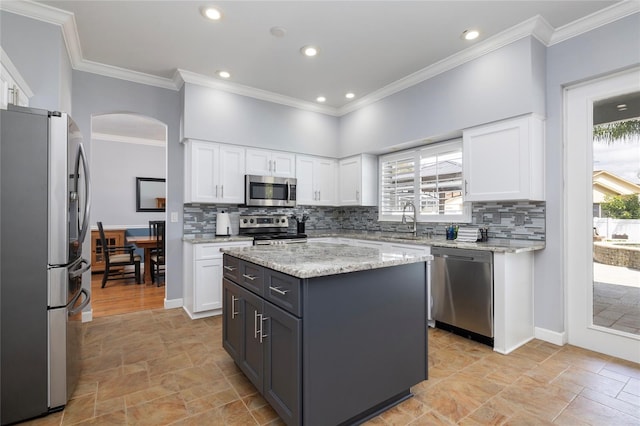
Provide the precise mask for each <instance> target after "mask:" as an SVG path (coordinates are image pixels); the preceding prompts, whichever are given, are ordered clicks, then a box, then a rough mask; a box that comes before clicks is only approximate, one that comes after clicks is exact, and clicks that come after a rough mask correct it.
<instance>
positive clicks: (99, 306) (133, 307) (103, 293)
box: [91, 273, 165, 318]
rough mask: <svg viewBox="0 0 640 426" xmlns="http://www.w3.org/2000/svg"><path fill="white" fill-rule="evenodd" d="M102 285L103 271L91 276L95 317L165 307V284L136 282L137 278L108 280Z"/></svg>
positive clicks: (92, 303) (92, 305)
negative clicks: (103, 286)
mask: <svg viewBox="0 0 640 426" xmlns="http://www.w3.org/2000/svg"><path fill="white" fill-rule="evenodd" d="M101 285H102V273H95V274H93V275H92V276H91V307H92V309H93V318H100V317H107V316H111V315H120V314H127V313H131V312H138V311H147V310H151V309H160V308H163V307H164V293H165V287H164V285H162V286H160V287H157V286H156V285H155V284H151V283H146V284H136V282H135V280H131V279H128V280H115V281H107V285H106V286H105V288H100V286H101Z"/></svg>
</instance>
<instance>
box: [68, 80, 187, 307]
mask: <svg viewBox="0 0 640 426" xmlns="http://www.w3.org/2000/svg"><path fill="white" fill-rule="evenodd" d="M73 108H74V117H75V120H76V121H77V122H78V125H79V126H80V129H82V132H83V134H85V135H88V134H89V129H91V117H92V116H94V115H101V114H108V113H114V112H120V113H122V112H124V113H134V114H141V115H146V116H148V117H151V118H155V119H156V120H158V121H161V122H162V123H164V124H166V125H167V164H168V169H167V214H168V213H169V212H179V213H178V214H179V221H178V222H176V223H171V222H168V223H167V240H166V245H167V247H166V248H167V279H166V281H167V289H166V291H167V294H166V298H167V299H169V300H171V299H178V298H181V297H182V198H183V183H182V182H183V178H182V176H183V148H182V145H181V144H180V142H179V124H180V115H181V111H180V94H179V92H177V91H173V90H167V89H161V88H157V87H152V86H145V85H142V84H136V83H131V82H128V81H124V80H118V79H114V78H109V77H103V76H99V75H96V74H90V73H86V72H81V71H74V72H73ZM90 145H91V144H90ZM88 154H89V157H90V158H93V153H92V152H91V151H89V153H88ZM92 161H93V160H92ZM95 221H96V218H95V217H93V216H92V217H91V223H92V224H95Z"/></svg>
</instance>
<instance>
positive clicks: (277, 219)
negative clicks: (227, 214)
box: [239, 215, 307, 246]
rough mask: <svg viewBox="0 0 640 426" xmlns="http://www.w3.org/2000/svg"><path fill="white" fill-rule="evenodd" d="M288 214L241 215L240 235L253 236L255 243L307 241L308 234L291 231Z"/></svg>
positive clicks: (257, 244) (269, 243)
mask: <svg viewBox="0 0 640 426" xmlns="http://www.w3.org/2000/svg"><path fill="white" fill-rule="evenodd" d="M288 230H289V218H287V216H286V215H264V216H261V215H252V216H240V230H239V233H240V235H251V236H253V245H255V246H259V245H275V244H293V243H306V242H307V235H306V234H297V233H289V232H288Z"/></svg>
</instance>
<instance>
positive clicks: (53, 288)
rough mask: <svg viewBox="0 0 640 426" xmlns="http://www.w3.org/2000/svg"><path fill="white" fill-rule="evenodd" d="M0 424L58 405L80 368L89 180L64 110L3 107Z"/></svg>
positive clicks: (0, 141)
mask: <svg viewBox="0 0 640 426" xmlns="http://www.w3.org/2000/svg"><path fill="white" fill-rule="evenodd" d="M0 135H1V138H0V400H1V406H0V423H1V424H2V425H5V424H11V423H15V422H19V421H22V420H25V419H29V418H33V417H38V416H42V415H46V414H48V413H51V412H54V411H58V410H61V409H62V408H64V406H65V404H66V403H67V401H68V399H69V397H70V396H71V394H72V392H73V390H74V388H75V385H76V382H77V379H78V376H79V371H80V370H79V369H80V363H79V361H80V339H81V335H80V332H81V311H82V309H83V308H84V307H85V306H86V305H88V304H89V301H90V294H89V292H87V291H86V290H84V289H83V288H82V274H83V273H84V272H85V271H87V270H88V269H89V267H90V263H89V262H88V261H87V260H85V259H84V258H83V253H82V243H83V241H84V240H85V237H86V235H87V229H88V226H89V222H88V214H89V204H90V191H89V188H90V183H89V172H88V168H87V159H86V156H85V154H84V149H83V146H82V136H81V135H80V131H79V129H78V127H77V126H76V124H75V123H74V122H73V120H72V119H71V118H70V117H69V116H68V115H67V114H65V113H60V112H51V111H45V110H38V109H33V108H22V107H13V106H9V109H8V110H2V111H1V113H0Z"/></svg>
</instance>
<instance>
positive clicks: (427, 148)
mask: <svg viewBox="0 0 640 426" xmlns="http://www.w3.org/2000/svg"><path fill="white" fill-rule="evenodd" d="M458 147H459V148H460V150H461V151H462V149H463V147H462V139H461V138H460V139H454V140H450V141H445V142H439V143H435V144H430V145H422V146H419V147H416V148H412V149H407V150H404V151H397V152H394V153H392V154H387V155H381V156H380V157H378V221H382V222H401V221H402V216H401V215H398V214H383V212H382V197H383V194H384V192H383V182H382V179H383V170H382V165H383V163H386V162H389V161H393V160H394V159H398V158H406V157H407V156H408V155H409V154H410V155H412V156H413V158H414V164H415V165H416V167H415V169H414V177H413V186H414V190H413V204H414V205H415V206H416V207H418V209H419V206H420V159H421V157H423V156H426V155H425V154H427V155H437V154H440V153H443V152H447V151H451V150H452V149H455V148H458ZM462 182H463V188H462V192H463V194H462V198H463V201H462V213H461V214H439V215H428V214H420V213H419V210H418V215H417V218H416V221H417V222H420V223H442V222H458V223H471V202H470V201H465V199H464V196H465V195H464V169H463V171H462Z"/></svg>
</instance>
